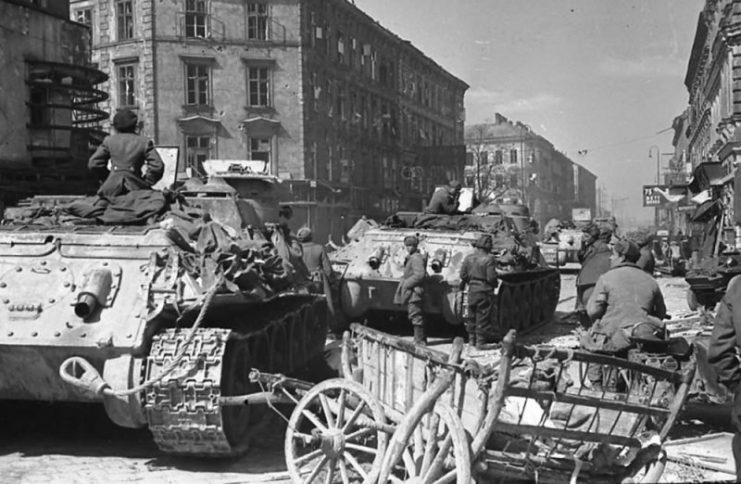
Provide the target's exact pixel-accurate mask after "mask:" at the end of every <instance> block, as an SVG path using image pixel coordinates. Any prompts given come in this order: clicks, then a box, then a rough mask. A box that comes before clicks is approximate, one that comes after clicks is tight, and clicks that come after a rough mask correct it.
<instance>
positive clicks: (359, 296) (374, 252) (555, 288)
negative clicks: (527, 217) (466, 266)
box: [330, 205, 561, 331]
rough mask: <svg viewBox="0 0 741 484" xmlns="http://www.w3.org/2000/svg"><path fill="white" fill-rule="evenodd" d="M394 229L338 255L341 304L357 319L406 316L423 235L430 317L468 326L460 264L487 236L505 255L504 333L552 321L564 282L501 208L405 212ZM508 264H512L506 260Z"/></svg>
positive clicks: (370, 233)
mask: <svg viewBox="0 0 741 484" xmlns="http://www.w3.org/2000/svg"><path fill="white" fill-rule="evenodd" d="M390 222H391V223H387V224H386V225H382V226H378V227H373V226H368V228H367V230H366V231H365V232H364V233H363V234H362V235H359V236H356V237H355V238H354V239H353V240H351V241H350V242H349V243H348V244H347V245H345V246H343V247H341V248H339V250H337V251H335V252H333V253H331V254H330V259H331V261H332V265H333V268H334V269H335V271H336V272H337V273H338V276H339V280H340V283H339V305H340V307H341V310H342V312H343V314H344V315H345V316H346V317H347V319H348V320H349V321H352V320H361V319H363V318H367V317H371V318H372V317H373V316H374V315H376V314H378V313H389V312H391V313H402V312H404V311H405V310H406V308H404V307H402V306H399V305H396V304H394V302H393V300H394V293H395V291H396V287H397V284H398V282H399V280H400V278H401V275H402V273H403V268H404V258H405V255H406V251H405V248H404V243H403V241H404V238H405V237H406V236H408V235H415V236H417V237H418V238H419V240H420V243H419V249H420V251H421V252H422V253H423V254H424V255H426V258H427V278H426V282H425V288H426V292H425V294H426V297H425V303H424V304H425V311H426V313H427V314H430V315H437V316H439V317H442V318H443V319H444V320H445V321H446V322H448V323H450V324H453V325H459V324H462V322H463V318H464V313H465V307H464V306H465V299H466V293H465V291H464V290H461V288H460V276H459V273H460V266H461V263H462V262H463V258H464V257H465V256H466V255H467V254H469V253H471V252H472V251H473V250H474V249H473V247H472V245H471V244H472V243H473V242H474V241H475V240H477V239H478V237H479V236H481V235H482V234H491V235H492V239H493V241H494V252H495V253H497V254H499V255H501V256H502V257H501V258H500V260H501V261H502V262H501V263H500V264H499V268H498V273H499V278H500V281H501V283H500V286H499V288H498V290H497V300H498V311H499V312H498V315H497V321H498V324H499V328H500V330H502V331H505V330H506V329H509V328H514V329H517V330H521V331H527V330H529V329H532V328H534V327H535V326H538V325H539V324H541V323H544V322H547V321H549V320H550V319H551V318H552V316H553V313H554V311H555V309H556V305H557V303H558V297H559V292H560V284H561V282H560V277H559V273H558V271H557V270H556V269H553V268H550V267H548V265H547V264H546V263H545V261H544V260H543V257H542V256H541V255H540V252H539V250H538V246H537V243H536V242H535V238H534V236H533V235H532V234H529V233H527V231H520V230H518V229H517V227H516V225H515V223H514V221H513V220H512V218H510V217H508V216H506V215H505V214H504V213H502V211H501V209H498V208H497V207H496V205H487V209H486V210H483V211H479V212H477V213H473V214H465V215H426V214H420V213H412V212H402V213H398V214H397V215H396V216H394V217H392V219H391V220H390ZM505 261H506V262H505Z"/></svg>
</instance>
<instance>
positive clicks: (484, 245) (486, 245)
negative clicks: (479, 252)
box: [471, 235, 494, 252]
mask: <svg viewBox="0 0 741 484" xmlns="http://www.w3.org/2000/svg"><path fill="white" fill-rule="evenodd" d="M471 245H473V246H474V247H476V248H477V249H483V250H485V251H487V252H490V251H491V249H492V247H494V243H493V242H492V241H491V235H482V236H480V237H479V238H478V240H477V241H476V242H474V243H473V244H471Z"/></svg>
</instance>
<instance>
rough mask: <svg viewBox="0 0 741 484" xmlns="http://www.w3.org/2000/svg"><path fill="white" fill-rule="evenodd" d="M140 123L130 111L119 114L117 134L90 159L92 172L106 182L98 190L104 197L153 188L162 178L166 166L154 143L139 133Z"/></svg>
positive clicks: (108, 138)
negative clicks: (137, 131)
mask: <svg viewBox="0 0 741 484" xmlns="http://www.w3.org/2000/svg"><path fill="white" fill-rule="evenodd" d="M138 122H139V119H138V117H137V115H136V113H135V112H133V111H131V110H130V109H122V110H121V111H118V112H117V113H116V114H115V116H113V123H112V125H113V128H114V129H115V130H116V133H114V134H111V135H109V136H106V137H105V138H104V139H103V142H102V143H101V144H100V146H98V149H96V150H95V153H93V155H92V156H91V157H90V160H88V169H89V170H90V171H92V172H93V173H94V174H95V175H96V176H98V178H100V179H101V180H104V181H103V184H102V185H101V186H100V188H99V189H98V195H99V196H100V197H104V198H110V197H115V196H118V195H125V194H126V193H129V192H132V191H136V190H146V189H151V188H152V185H154V184H155V183H157V182H158V181H159V180H160V179H161V178H162V175H163V174H164V170H165V164H164V163H163V162H162V158H160V155H159V154H158V153H157V150H155V149H154V143H153V142H152V140H150V139H148V138H146V137H144V136H140V135H138V134H136V127H137V124H138ZM109 161H110V164H111V165H110V169H109V168H108V162H109ZM145 167H146V170H144V169H143V168H145Z"/></svg>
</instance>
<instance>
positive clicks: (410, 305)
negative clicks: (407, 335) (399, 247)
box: [394, 235, 427, 345]
mask: <svg viewBox="0 0 741 484" xmlns="http://www.w3.org/2000/svg"><path fill="white" fill-rule="evenodd" d="M418 245H419V239H417V237H415V236H414V235H408V236H406V237H404V246H405V247H406V250H407V256H406V258H405V259H404V275H403V276H402V279H401V281H400V282H399V286H398V287H397V288H396V294H395V295H394V303H395V304H406V306H407V315H408V317H409V321H410V322H411V323H412V326H413V327H414V342H415V343H417V344H420V345H426V344H427V333H426V328H425V318H424V314H423V313H422V307H423V303H424V280H425V276H426V271H425V265H426V263H425V258H424V256H423V255H422V254H420V252H419V250H418V248H417V247H418Z"/></svg>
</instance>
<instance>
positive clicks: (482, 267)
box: [460, 235, 500, 349]
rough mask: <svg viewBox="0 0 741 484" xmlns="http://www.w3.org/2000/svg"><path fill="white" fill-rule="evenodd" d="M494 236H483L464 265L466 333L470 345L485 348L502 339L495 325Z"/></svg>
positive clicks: (495, 268)
mask: <svg viewBox="0 0 741 484" xmlns="http://www.w3.org/2000/svg"><path fill="white" fill-rule="evenodd" d="M492 245H493V244H492V240H491V236H490V235H482V236H481V237H479V239H478V240H477V241H476V242H474V243H473V246H474V248H475V251H474V252H473V253H471V254H468V255H467V256H466V258H465V259H463V263H462V264H461V271H460V277H461V289H462V288H463V286H465V285H467V286H468V318H467V319H466V332H467V333H468V343H469V344H470V345H471V346H473V347H475V348H479V349H480V348H482V347H484V346H485V345H487V344H490V343H495V342H496V339H497V337H498V336H500V335H498V334H497V330H498V328H497V327H496V325H495V323H494V319H493V318H495V317H496V315H497V306H496V294H495V293H494V290H495V289H496V287H497V284H498V282H499V281H498V279H497V260H496V257H494V255H493V254H492V253H491V249H492Z"/></svg>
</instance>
